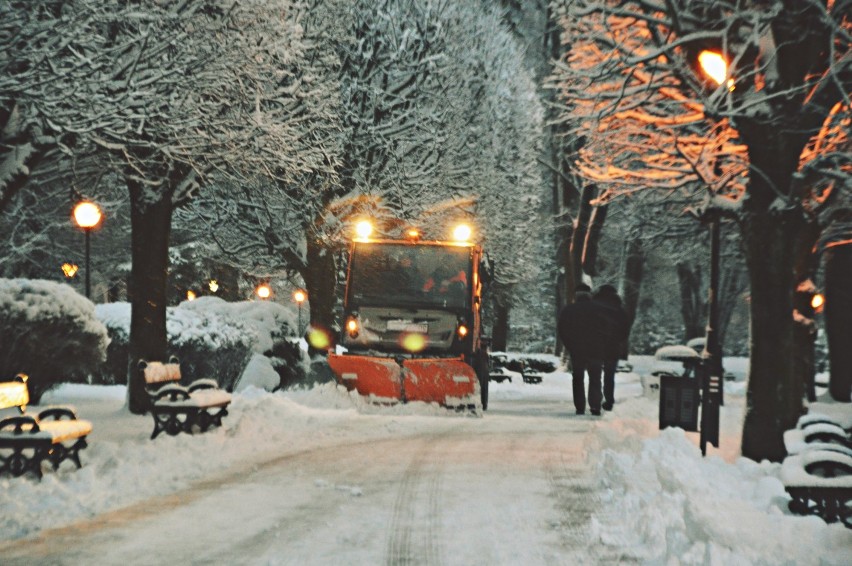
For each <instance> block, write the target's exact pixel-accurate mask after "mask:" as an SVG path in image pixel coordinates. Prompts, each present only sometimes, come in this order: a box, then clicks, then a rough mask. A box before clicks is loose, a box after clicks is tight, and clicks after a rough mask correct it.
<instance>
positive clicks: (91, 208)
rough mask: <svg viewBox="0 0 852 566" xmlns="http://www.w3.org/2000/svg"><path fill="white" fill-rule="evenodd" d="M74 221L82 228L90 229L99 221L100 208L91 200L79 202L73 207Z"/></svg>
mask: <svg viewBox="0 0 852 566" xmlns="http://www.w3.org/2000/svg"><path fill="white" fill-rule="evenodd" d="M74 221H75V222H76V223H77V226H79V227H80V228H82V229H84V230H91V229H92V228H94V227H95V226H97V225H98V222H100V221H101V209H100V208H98V205H96V204H95V203H93V202H88V201H85V202H81V203H80V204H78V205H77V206H75V207H74Z"/></svg>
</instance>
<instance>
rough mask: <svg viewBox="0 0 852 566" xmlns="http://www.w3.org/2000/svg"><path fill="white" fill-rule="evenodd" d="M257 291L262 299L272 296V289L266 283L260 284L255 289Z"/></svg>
mask: <svg viewBox="0 0 852 566" xmlns="http://www.w3.org/2000/svg"><path fill="white" fill-rule="evenodd" d="M255 293H256V294H257V296H258V297H260V298H261V299H268V298H269V297H271V296H272V289H271V288H270V287H269V285H266V284H263V285H258V286H257V289H255Z"/></svg>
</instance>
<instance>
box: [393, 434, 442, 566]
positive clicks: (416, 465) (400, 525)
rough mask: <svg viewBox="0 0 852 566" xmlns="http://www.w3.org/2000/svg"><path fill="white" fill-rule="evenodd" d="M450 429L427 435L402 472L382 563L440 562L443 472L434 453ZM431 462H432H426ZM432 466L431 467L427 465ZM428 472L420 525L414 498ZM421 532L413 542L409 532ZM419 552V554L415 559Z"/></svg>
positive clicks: (403, 565) (419, 495)
mask: <svg viewBox="0 0 852 566" xmlns="http://www.w3.org/2000/svg"><path fill="white" fill-rule="evenodd" d="M448 434H450V433H449V432H445V433H443V434H440V435H438V436H435V437H432V438H429V439H428V440H427V441H425V442H423V443H422V445H421V447H420V448H419V449H418V450H417V452H416V454H415V455H414V457H413V458H412V460H411V463H410V464H409V465H408V468H406V470H405V472H404V473H403V476H402V480H401V481H400V486H399V490H398V491H397V497H396V501H395V502H394V507H393V514H392V517H391V524H390V529H389V531H390V534H389V537H388V542H387V550H386V559H385V564H387V565H388V566H406V565H409V564H420V563H423V564H441V563H442V562H443V560H442V548H441V537H440V519H441V506H440V491H441V476H442V474H443V470H442V466H441V465H440V463H441V460H438V459H436V458H435V457H434V456H433V454H434V451H435V448H436V446H437V444H438V443H439V442H440V441H442V440H444V439H445V438H446V437H447V435H448ZM427 462H432V463H433V465H432V466H427ZM428 467H431V468H432V469H426V468H428ZM425 474H429V476H430V477H429V480H428V484H427V486H426V488H427V493H426V495H425V497H426V500H427V502H428V507H427V509H428V510H427V516H426V521H427V526H426V527H425V528H419V525H418V524H417V519H418V516H417V513H416V510H417V509H418V505H417V501H418V500H419V499H420V498H421V497H422V488H423V484H424V475H425ZM414 532H419V533H423V535H424V536H422V537H421V538H420V540H417V541H416V543H417V544H414V545H413V544H412V533H414ZM416 553H418V554H419V556H421V557H422V558H420V559H418V554H416Z"/></svg>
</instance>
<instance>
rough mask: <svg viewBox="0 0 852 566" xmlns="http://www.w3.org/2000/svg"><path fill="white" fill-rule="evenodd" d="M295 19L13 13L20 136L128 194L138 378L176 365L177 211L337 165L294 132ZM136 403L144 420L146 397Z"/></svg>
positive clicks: (10, 99)
mask: <svg viewBox="0 0 852 566" xmlns="http://www.w3.org/2000/svg"><path fill="white" fill-rule="evenodd" d="M292 12H293V9H292V3H291V2H289V1H288V0H279V1H268V0H256V1H248V2H241V3H238V4H233V3H229V2H224V1H222V2H217V1H200V0H198V1H189V2H183V3H179V4H168V3H161V2H155V1H140V2H124V1H118V0H112V1H103V2H102V1H93V0H75V1H72V2H58V1H52V0H43V1H38V2H17V3H14V2H13V3H5V4H4V5H3V9H2V14H1V15H2V18H0V19H2V21H3V24H2V25H3V26H4V33H3V34H2V37H3V38H5V41H7V42H8V46H9V47H10V50H9V51H7V50H5V49H4V50H3V52H4V54H8V55H7V57H8V58H7V59H6V65H5V68H6V69H8V72H6V73H4V74H3V76H2V78H0V93H2V100H3V103H4V106H5V107H6V108H12V109H13V110H14V112H15V113H14V114H13V113H12V112H10V115H15V116H17V118H16V120H15V121H14V124H16V128H15V131H18V132H31V134H30V136H31V138H33V139H35V138H36V137H37V136H39V137H38V140H44V139H45V136H50V137H51V138H52V139H55V140H59V141H61V142H63V145H61V146H59V147H60V149H62V150H63V151H65V152H66V153H69V154H71V155H77V154H81V155H85V154H92V153H97V154H99V155H100V158H99V165H100V168H101V169H102V170H104V169H105V170H111V171H114V172H116V174H118V175H119V176H120V178H121V179H122V180H123V182H124V183H125V184H126V186H127V188H128V191H129V195H130V201H131V223H132V232H133V238H132V243H131V248H132V254H133V267H132V274H131V289H130V291H131V301H132V304H133V321H132V324H131V348H130V350H131V352H130V354H131V367H132V366H133V364H134V363H135V360H137V359H140V358H146V359H162V358H164V357H165V355H166V352H165V349H166V334H165V306H166V304H165V303H166V296H165V278H166V268H167V260H168V243H169V234H170V228H171V213H172V211H173V209H174V207H175V206H178V205H180V204H181V203H183V202H185V201H186V200H187V199H189V198H190V197H191V196H192V195H193V194H194V192H195V191H196V189H198V188H199V187H200V186H202V185H203V184H204V183H206V182H208V181H209V179H211V178H214V177H217V176H231V177H233V178H240V177H243V176H246V175H248V174H249V173H252V174H256V173H257V172H263V173H264V174H266V175H269V176H271V177H273V178H275V179H276V180H280V181H287V180H295V177H297V174H299V173H304V172H307V171H311V170H315V169H322V168H323V167H325V166H326V163H325V159H324V157H325V156H323V155H322V153H321V152H313V148H312V147H311V144H310V143H303V142H304V136H303V135H302V132H300V131H299V129H298V127H297V125H296V124H295V123H294V121H295V118H297V117H298V113H299V110H300V104H299V99H300V96H301V95H302V93H303V91H304V90H305V89H304V85H302V84H300V83H299V82H298V81H296V80H294V76H293V74H292V73H291V69H292V67H293V64H294V62H295V61H296V60H298V57H299V55H300V54H301V53H302V52H303V50H304V47H303V45H302V44H301V42H300V38H301V30H300V28H299V27H298V25H297V24H296V22H295V21H294V19H293V18H292V17H291V16H292V15H293V13H292ZM19 124H26V125H27V126H20V125H19ZM66 139H70V140H73V142H74V143H73V144H72V143H70V142H64V140H66ZM40 143H41V142H40ZM19 145H20V144H19ZM54 145H56V144H54ZM18 161H19V162H20V159H19V160H18ZM15 171H16V172H18V173H20V172H21V171H24V168H23V167H20V166H19V167H17V168H16V169H15ZM81 182H82V181H81ZM11 186H12V187H14V185H11ZM131 371H132V370H131ZM137 382H138V380H130V383H131V384H136V383H137ZM129 401H130V409H131V410H133V411H141V410H144V409H145V402H146V397H144V395H143V394H142V392H141V391H139V390H138V388H134V387H133V386H131V387H130V388H129Z"/></svg>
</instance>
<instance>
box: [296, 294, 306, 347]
mask: <svg viewBox="0 0 852 566" xmlns="http://www.w3.org/2000/svg"><path fill="white" fill-rule="evenodd" d="M307 298H308V294H307V293H306V292H304V291H302V290H301V289H296V291H295V292H294V293H293V300H294V301H296V304H297V305H299V328H298V329H297V330H298V334H299V336H301V335H302V303H304V302H305V299H307Z"/></svg>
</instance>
